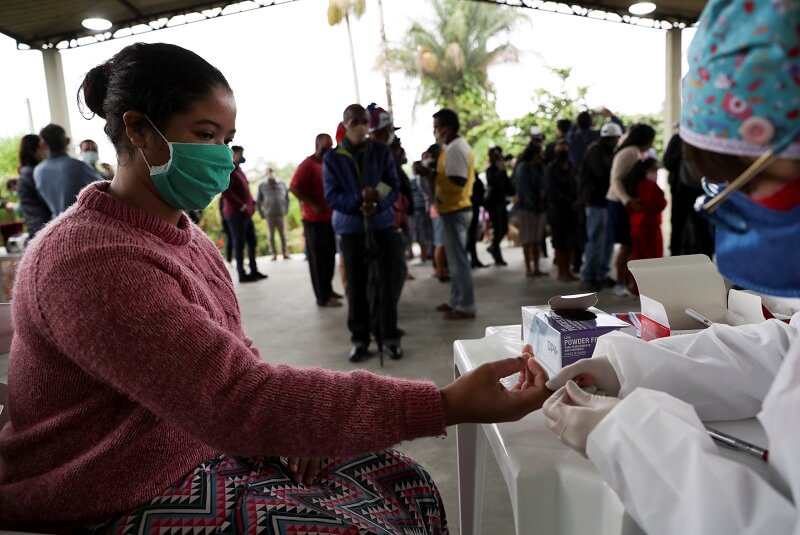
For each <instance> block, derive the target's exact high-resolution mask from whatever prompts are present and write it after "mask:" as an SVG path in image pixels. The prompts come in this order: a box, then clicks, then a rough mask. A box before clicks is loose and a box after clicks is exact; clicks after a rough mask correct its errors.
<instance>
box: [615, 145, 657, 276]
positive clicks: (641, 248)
mask: <svg viewBox="0 0 800 535" xmlns="http://www.w3.org/2000/svg"><path fill="white" fill-rule="evenodd" d="M657 179H658V161H657V160H655V159H653V158H645V159H644V160H640V161H639V162H637V163H636V165H634V166H633V170H632V171H631V172H630V174H629V175H628V177H627V178H626V179H625V188H626V189H627V190H628V194H629V195H630V196H631V197H635V198H637V199H639V205H640V206H641V210H630V209H629V211H628V216H629V218H630V224H631V260H638V259H641V258H661V257H662V256H664V239H663V237H662V235H661V212H663V211H664V208H666V207H667V199H666V197H665V196H664V191H663V190H662V189H661V188H660V187H659V186H658V184H657V183H656V180H657Z"/></svg>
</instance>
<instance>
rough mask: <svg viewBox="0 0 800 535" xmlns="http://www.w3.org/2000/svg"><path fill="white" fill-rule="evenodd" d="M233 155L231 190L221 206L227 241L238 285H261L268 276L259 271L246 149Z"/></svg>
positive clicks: (253, 203) (235, 150)
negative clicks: (245, 168)
mask: <svg viewBox="0 0 800 535" xmlns="http://www.w3.org/2000/svg"><path fill="white" fill-rule="evenodd" d="M231 152H232V153H233V154H232V158H233V165H234V167H233V171H232V172H231V175H230V181H229V183H228V187H227V188H226V189H225V191H223V192H222V195H221V196H220V200H219V202H220V204H221V210H222V214H223V216H224V218H225V223H226V227H227V229H228V239H229V240H230V242H231V246H232V249H233V252H234V256H235V257H236V272H237V274H238V275H239V282H240V283H243V284H244V283H248V282H258V281H260V280H263V279H266V278H267V275H264V274H263V273H261V272H259V271H258V264H257V262H256V229H255V226H254V225H253V214H254V213H255V201H254V200H253V194H252V193H251V192H250V182H249V181H248V180H247V176H246V175H245V174H244V171H242V167H241V164H243V163H244V161H245V158H244V148H243V147H241V146H239V145H234V146H233V147H231ZM273 245H274V244H273ZM245 246H246V247H247V256H248V258H249V259H250V272H249V273H248V272H246V271H245V269H244V248H245Z"/></svg>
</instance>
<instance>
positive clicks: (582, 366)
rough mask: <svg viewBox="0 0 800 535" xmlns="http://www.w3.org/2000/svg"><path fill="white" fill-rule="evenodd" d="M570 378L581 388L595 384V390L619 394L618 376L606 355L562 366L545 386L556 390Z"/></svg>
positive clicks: (614, 394)
mask: <svg viewBox="0 0 800 535" xmlns="http://www.w3.org/2000/svg"><path fill="white" fill-rule="evenodd" d="M570 380H572V381H575V382H576V383H577V384H578V386H580V387H581V388H586V387H589V386H596V387H597V390H601V391H603V392H605V393H606V394H607V395H609V396H618V395H619V389H620V383H619V377H617V372H615V371H614V367H613V366H612V365H611V362H609V360H608V357H593V358H590V359H582V360H579V361H578V362H576V363H575V364H571V365H569V366H567V367H566V368H562V369H561V371H560V372H558V374H556V376H555V377H553V378H552V379H550V380H549V381H547V384H545V386H546V387H547V388H548V389H549V390H558V389H559V388H561V387H562V386H564V385H565V384H566V383H567V381H570Z"/></svg>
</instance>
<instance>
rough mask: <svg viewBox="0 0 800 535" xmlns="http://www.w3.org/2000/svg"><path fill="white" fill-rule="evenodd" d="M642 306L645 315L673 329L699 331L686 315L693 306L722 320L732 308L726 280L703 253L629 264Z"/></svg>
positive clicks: (714, 318)
mask: <svg viewBox="0 0 800 535" xmlns="http://www.w3.org/2000/svg"><path fill="white" fill-rule="evenodd" d="M628 269H630V271H631V273H632V274H633V276H634V278H635V279H636V284H637V285H638V287H639V294H640V300H641V306H642V314H644V315H646V316H647V317H649V318H651V319H653V320H655V321H657V322H658V323H660V324H662V325H664V326H665V327H669V328H670V329H672V330H688V329H697V328H698V322H697V320H694V319H692V318H690V317H689V316H688V315H686V308H687V307H691V308H694V309H695V310H697V311H698V312H700V313H701V314H703V315H704V316H706V317H707V318H709V319H711V320H712V321H720V320H721V319H722V318H724V317H725V316H726V313H727V309H728V291H727V289H726V288H725V281H724V280H723V279H722V276H721V275H720V274H719V272H718V271H717V267H716V266H715V265H714V264H713V263H712V262H711V259H710V258H708V257H707V256H705V255H702V254H696V255H685V256H671V257H665V258H649V259H645V260H632V261H630V262H628Z"/></svg>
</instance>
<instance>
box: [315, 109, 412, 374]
mask: <svg viewBox="0 0 800 535" xmlns="http://www.w3.org/2000/svg"><path fill="white" fill-rule="evenodd" d="M343 123H344V127H345V131H346V134H345V136H344V137H343V138H342V142H341V143H340V144H339V145H338V146H337V147H336V148H335V149H334V150H331V151H328V152H327V153H326V154H325V156H324V158H323V181H324V185H325V200H326V201H327V203H328V205H329V206H330V207H331V208H332V209H333V230H334V231H335V232H336V234H338V235H339V236H341V253H342V256H343V258H344V264H345V275H346V277H347V308H348V310H347V327H348V329H349V330H350V340H351V342H352V348H351V350H350V356H349V358H350V362H354V363H355V362H361V361H362V360H364V359H366V358H367V357H368V356H369V344H370V335H372V336H374V337H375V340H376V342H377V344H378V351H379V352H386V353H388V356H389V357H390V358H392V359H400V358H402V357H403V350H402V347H401V345H400V337H401V336H402V334H401V332H400V331H399V329H398V328H397V295H398V287H397V285H398V284H399V281H398V277H395V276H394V274H395V273H396V262H397V254H396V253H397V247H396V244H397V241H396V234H397V231H396V229H395V221H394V209H393V205H394V203H395V201H396V200H397V192H398V188H399V183H398V179H397V167H396V162H395V159H394V157H393V156H392V153H391V152H390V150H389V147H387V146H386V145H384V144H382V143H376V142H375V141H373V140H371V139H368V138H367V133H368V130H369V126H368V125H369V117H368V115H367V110H365V109H364V108H363V107H362V106H361V105H359V104H351V105H350V106H348V107H347V108H346V109H345V110H344V114H343ZM376 266H377V269H375V268H376Z"/></svg>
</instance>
